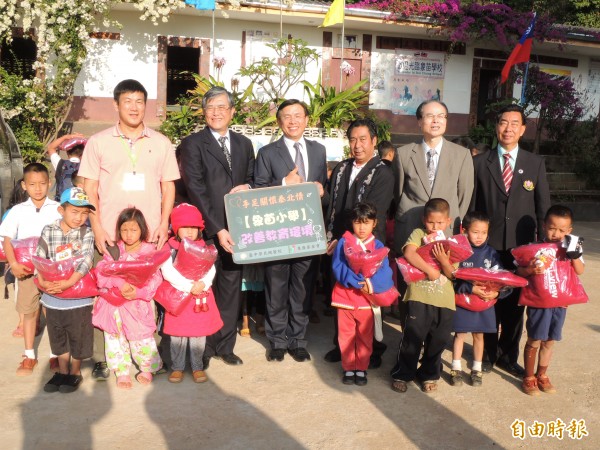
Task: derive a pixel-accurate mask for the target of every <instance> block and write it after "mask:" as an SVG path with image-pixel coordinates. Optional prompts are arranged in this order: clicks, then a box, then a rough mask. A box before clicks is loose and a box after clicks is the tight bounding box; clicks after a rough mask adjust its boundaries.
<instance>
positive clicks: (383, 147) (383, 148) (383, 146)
mask: <svg viewBox="0 0 600 450" xmlns="http://www.w3.org/2000/svg"><path fill="white" fill-rule="evenodd" d="M377 151H378V152H379V157H380V158H382V159H383V158H384V157H385V156H387V155H389V154H390V153H394V152H395V151H396V148H395V147H394V144H392V143H391V142H390V141H381V142H380V143H379V144H377Z"/></svg>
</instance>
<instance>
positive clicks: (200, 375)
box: [192, 370, 208, 383]
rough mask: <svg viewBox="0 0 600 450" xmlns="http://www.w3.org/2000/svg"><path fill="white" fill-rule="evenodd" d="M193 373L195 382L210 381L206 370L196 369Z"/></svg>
mask: <svg viewBox="0 0 600 450" xmlns="http://www.w3.org/2000/svg"><path fill="white" fill-rule="evenodd" d="M192 375H193V377H194V383H205V382H207V381H208V377H207V376H206V372H204V370H194V371H193V372H192Z"/></svg>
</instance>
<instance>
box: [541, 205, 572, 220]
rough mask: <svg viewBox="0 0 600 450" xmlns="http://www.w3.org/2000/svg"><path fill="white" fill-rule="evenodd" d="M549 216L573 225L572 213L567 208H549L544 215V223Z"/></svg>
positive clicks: (560, 206)
mask: <svg viewBox="0 0 600 450" xmlns="http://www.w3.org/2000/svg"><path fill="white" fill-rule="evenodd" d="M551 216H554V217H562V218H564V219H570V220H571V223H573V211H572V210H571V208H569V207H568V206H564V205H552V206H551V207H550V208H548V211H546V215H545V216H544V222H548V219H549V218H550V217H551Z"/></svg>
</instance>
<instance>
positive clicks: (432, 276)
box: [425, 267, 442, 281]
mask: <svg viewBox="0 0 600 450" xmlns="http://www.w3.org/2000/svg"><path fill="white" fill-rule="evenodd" d="M425 275H427V279H428V280H429V281H435V280H437V279H438V278H439V277H441V276H442V273H441V272H440V271H439V270H437V269H434V268H433V267H432V268H431V269H430V270H428V271H427V272H425Z"/></svg>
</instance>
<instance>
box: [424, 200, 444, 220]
mask: <svg viewBox="0 0 600 450" xmlns="http://www.w3.org/2000/svg"><path fill="white" fill-rule="evenodd" d="M436 212H437V213H444V214H447V215H448V216H449V215H450V204H449V203H448V202H447V201H446V200H444V199H443V198H432V199H429V200H428V201H427V203H425V207H424V208H423V217H427V216H428V215H429V214H431V213H436Z"/></svg>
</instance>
